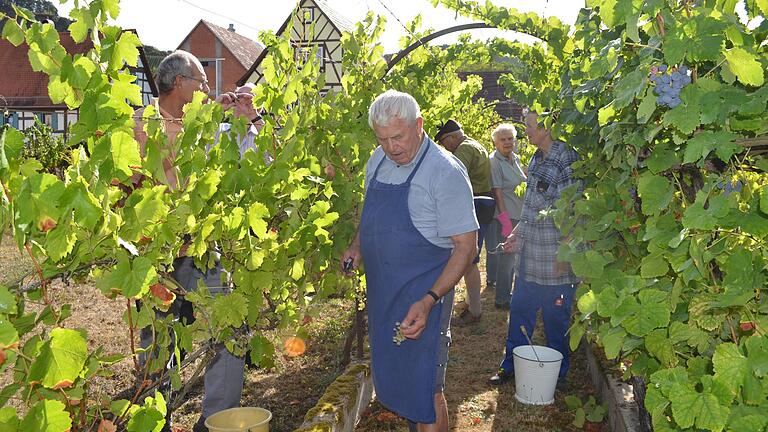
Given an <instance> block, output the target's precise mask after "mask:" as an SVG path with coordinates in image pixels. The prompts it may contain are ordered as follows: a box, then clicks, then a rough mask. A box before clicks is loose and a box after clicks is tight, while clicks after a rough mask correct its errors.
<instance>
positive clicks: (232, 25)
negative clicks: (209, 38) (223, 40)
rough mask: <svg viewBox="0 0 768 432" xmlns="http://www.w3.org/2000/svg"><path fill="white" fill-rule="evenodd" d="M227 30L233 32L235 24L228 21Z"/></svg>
mask: <svg viewBox="0 0 768 432" xmlns="http://www.w3.org/2000/svg"><path fill="white" fill-rule="evenodd" d="M227 30H229V31H231V32H233V33H234V32H235V25H234V24H232V23H229V28H227Z"/></svg>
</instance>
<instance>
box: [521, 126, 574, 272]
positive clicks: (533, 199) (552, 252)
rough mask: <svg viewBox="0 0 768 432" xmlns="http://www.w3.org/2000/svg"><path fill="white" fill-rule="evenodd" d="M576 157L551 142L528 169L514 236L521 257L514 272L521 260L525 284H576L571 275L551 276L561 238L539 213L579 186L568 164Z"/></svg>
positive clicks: (559, 145)
mask: <svg viewBox="0 0 768 432" xmlns="http://www.w3.org/2000/svg"><path fill="white" fill-rule="evenodd" d="M578 158H579V155H578V154H576V152H575V151H574V150H573V149H571V148H569V147H567V146H566V144H565V143H564V142H562V141H554V142H553V143H552V147H551V148H550V149H549V153H548V154H547V155H546V156H545V155H544V152H542V151H541V150H536V153H534V155H533V159H532V160H531V164H530V166H529V167H528V186H527V187H526V190H525V197H524V199H523V211H522V214H521V216H520V224H519V225H518V229H517V231H516V232H517V235H519V236H520V241H521V247H522V249H521V250H522V254H518V263H517V264H518V265H517V267H518V271H519V266H520V262H519V260H520V259H521V258H522V257H521V255H523V256H524V259H523V262H524V265H525V269H524V273H525V280H527V281H530V282H535V283H538V284H540V285H561V284H569V283H577V282H578V279H577V278H576V276H575V275H574V274H573V272H572V271H570V269H569V271H568V272H565V273H563V274H559V275H558V274H555V271H554V264H555V261H556V260H555V258H556V256H557V248H558V246H559V243H560V240H561V238H562V236H561V235H560V230H558V229H557V227H556V226H555V223H554V221H553V220H552V218H551V217H543V216H542V215H540V214H539V213H540V212H541V211H543V210H549V209H553V208H555V202H556V201H557V200H558V199H559V198H560V194H561V193H562V192H563V189H565V188H567V187H568V186H570V185H572V184H575V183H579V180H578V179H574V178H573V170H572V169H571V164H572V163H574V162H575V161H577V160H578Z"/></svg>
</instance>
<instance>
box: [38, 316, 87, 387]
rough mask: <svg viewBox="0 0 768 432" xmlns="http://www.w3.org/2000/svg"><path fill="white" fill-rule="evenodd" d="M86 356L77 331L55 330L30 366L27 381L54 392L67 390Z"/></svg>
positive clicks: (85, 347)
mask: <svg viewBox="0 0 768 432" xmlns="http://www.w3.org/2000/svg"><path fill="white" fill-rule="evenodd" d="M87 355H88V345H87V343H86V341H85V338H84V337H83V335H82V334H80V332H78V331H76V330H69V329H63V328H55V329H53V330H52V331H51V339H50V340H49V341H46V342H45V344H44V345H43V348H42V350H41V351H40V355H38V356H37V358H36V359H35V362H34V363H32V367H31V368H30V370H29V380H30V382H31V381H35V382H39V383H42V385H43V386H45V387H46V388H50V389H54V390H56V389H60V388H67V387H70V386H71V385H72V384H73V383H74V382H75V380H76V379H77V377H78V375H79V374H80V371H81V370H83V366H84V365H85V358H86V356H87Z"/></svg>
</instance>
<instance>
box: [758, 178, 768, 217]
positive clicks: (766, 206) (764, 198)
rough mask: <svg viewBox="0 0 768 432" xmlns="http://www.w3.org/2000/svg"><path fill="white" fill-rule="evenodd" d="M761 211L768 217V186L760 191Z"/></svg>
mask: <svg viewBox="0 0 768 432" xmlns="http://www.w3.org/2000/svg"><path fill="white" fill-rule="evenodd" d="M760 211H761V212H763V213H765V214H766V215H768V185H765V186H763V187H762V188H761V189H760Z"/></svg>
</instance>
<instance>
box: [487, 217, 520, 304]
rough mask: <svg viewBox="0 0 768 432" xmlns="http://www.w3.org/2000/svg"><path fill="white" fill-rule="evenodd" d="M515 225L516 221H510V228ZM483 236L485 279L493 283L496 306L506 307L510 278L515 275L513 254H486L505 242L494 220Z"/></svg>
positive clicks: (498, 225)
mask: <svg viewBox="0 0 768 432" xmlns="http://www.w3.org/2000/svg"><path fill="white" fill-rule="evenodd" d="M516 223H517V221H516V220H512V226H514V225H515V224H516ZM485 236H486V246H485V267H486V275H485V279H486V281H487V282H488V283H493V284H495V286H496V287H495V290H496V304H497V305H507V304H509V295H510V293H511V291H512V277H513V275H514V273H515V254H513V253H495V254H489V253H488V251H489V250H493V249H494V248H495V247H496V245H498V244H499V243H502V242H504V241H505V240H506V239H505V238H503V237H502V235H501V224H500V223H499V221H497V220H496V219H494V220H493V221H492V222H491V223H490V225H489V226H488V232H487V233H486V234H485Z"/></svg>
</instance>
